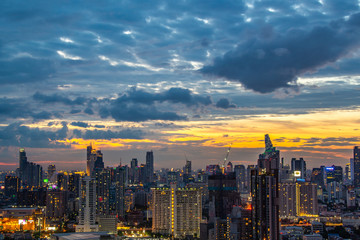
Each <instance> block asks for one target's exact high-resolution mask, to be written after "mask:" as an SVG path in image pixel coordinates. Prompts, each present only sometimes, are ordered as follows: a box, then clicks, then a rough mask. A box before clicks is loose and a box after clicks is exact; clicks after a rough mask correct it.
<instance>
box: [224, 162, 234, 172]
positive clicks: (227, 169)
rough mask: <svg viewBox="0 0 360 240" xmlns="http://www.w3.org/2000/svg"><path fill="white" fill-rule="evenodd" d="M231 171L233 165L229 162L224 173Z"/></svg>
mask: <svg viewBox="0 0 360 240" xmlns="http://www.w3.org/2000/svg"><path fill="white" fill-rule="evenodd" d="M232 171H233V164H232V163H231V162H228V164H227V165H226V169H225V172H232Z"/></svg>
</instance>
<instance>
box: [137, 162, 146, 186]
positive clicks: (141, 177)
mask: <svg viewBox="0 0 360 240" xmlns="http://www.w3.org/2000/svg"><path fill="white" fill-rule="evenodd" d="M139 173H140V174H139V182H140V183H142V184H146V182H147V181H146V179H147V175H146V174H147V168H146V165H145V164H143V163H142V164H140V168H139Z"/></svg>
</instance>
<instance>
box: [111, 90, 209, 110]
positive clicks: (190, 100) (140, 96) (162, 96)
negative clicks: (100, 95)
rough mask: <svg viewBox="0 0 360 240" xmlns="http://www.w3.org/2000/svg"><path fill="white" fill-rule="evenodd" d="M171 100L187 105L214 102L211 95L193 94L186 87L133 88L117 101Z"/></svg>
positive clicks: (150, 103)
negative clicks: (151, 89) (162, 90)
mask: <svg viewBox="0 0 360 240" xmlns="http://www.w3.org/2000/svg"><path fill="white" fill-rule="evenodd" d="M166 101H167V102H170V103H182V104H185V105H187V106H189V107H190V106H198V105H205V106H206V105H210V104H211V103H212V101H211V99H210V97H209V96H206V97H203V96H200V95H196V94H193V93H192V92H191V91H190V90H189V89H185V88H170V89H169V90H167V91H164V92H162V93H149V92H145V91H143V90H138V89H136V88H132V89H131V90H129V91H128V92H126V93H124V94H123V95H122V96H121V97H119V98H118V99H117V100H116V102H117V103H118V104H120V103H126V102H132V103H141V104H146V105H152V104H154V103H155V102H166Z"/></svg>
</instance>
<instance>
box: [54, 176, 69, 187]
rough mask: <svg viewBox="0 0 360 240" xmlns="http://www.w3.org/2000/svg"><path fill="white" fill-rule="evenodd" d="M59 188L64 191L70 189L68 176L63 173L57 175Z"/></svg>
mask: <svg viewBox="0 0 360 240" xmlns="http://www.w3.org/2000/svg"><path fill="white" fill-rule="evenodd" d="M56 185H57V188H58V189H60V190H63V191H66V190H67V189H68V175H67V174H66V175H65V174H64V173H63V172H61V173H58V174H57V183H56Z"/></svg>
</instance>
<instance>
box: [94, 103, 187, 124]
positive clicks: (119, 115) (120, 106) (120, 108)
mask: <svg viewBox="0 0 360 240" xmlns="http://www.w3.org/2000/svg"><path fill="white" fill-rule="evenodd" d="M99 114H100V116H101V117H102V118H107V117H109V116H111V117H112V118H114V119H115V121H117V122H120V121H132V122H142V121H148V120H170V121H175V120H186V119H187V117H186V116H182V115H178V114H177V113H174V112H166V111H165V112H161V111H159V110H157V109H156V108H155V107H154V106H147V107H144V106H141V105H127V104H124V103H116V102H114V103H112V104H111V107H109V108H106V107H103V108H101V109H100V111H99Z"/></svg>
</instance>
